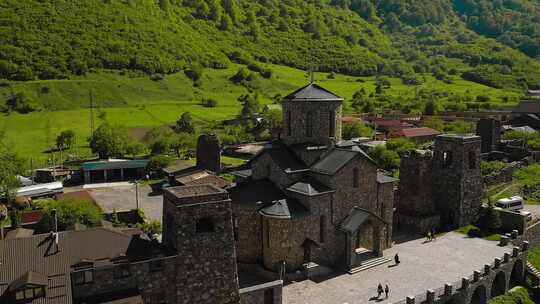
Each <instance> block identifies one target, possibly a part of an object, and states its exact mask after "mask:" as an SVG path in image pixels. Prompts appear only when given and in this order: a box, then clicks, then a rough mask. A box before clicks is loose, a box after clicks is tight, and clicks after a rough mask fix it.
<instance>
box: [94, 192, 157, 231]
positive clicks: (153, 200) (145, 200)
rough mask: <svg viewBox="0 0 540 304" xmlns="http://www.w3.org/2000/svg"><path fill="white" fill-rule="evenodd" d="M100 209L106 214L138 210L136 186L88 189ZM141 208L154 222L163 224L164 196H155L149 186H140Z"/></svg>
mask: <svg viewBox="0 0 540 304" xmlns="http://www.w3.org/2000/svg"><path fill="white" fill-rule="evenodd" d="M86 190H88V191H89V192H90V195H91V196H92V197H93V198H94V200H95V201H96V203H97V204H98V205H99V207H100V208H101V209H102V210H103V211H104V212H106V213H109V212H113V210H115V209H116V211H127V210H131V209H134V208H136V201H135V185H134V184H130V185H121V186H115V187H114V188H97V189H86ZM139 208H141V209H142V210H143V211H144V214H145V215H146V216H147V217H148V218H149V219H153V220H158V221H160V222H161V219H162V212H163V195H161V194H159V195H155V194H153V193H152V188H151V187H150V186H148V185H139Z"/></svg>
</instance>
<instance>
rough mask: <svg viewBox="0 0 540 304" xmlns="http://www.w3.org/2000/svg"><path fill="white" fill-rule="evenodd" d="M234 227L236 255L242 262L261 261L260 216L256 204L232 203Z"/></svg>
mask: <svg viewBox="0 0 540 304" xmlns="http://www.w3.org/2000/svg"><path fill="white" fill-rule="evenodd" d="M233 208H234V218H235V221H236V227H237V228H236V229H238V232H237V234H236V235H237V237H236V242H235V245H236V256H237V259H238V261H239V262H242V263H257V262H260V261H262V226H261V225H262V217H261V215H259V213H258V212H257V211H258V207H257V206H245V205H241V204H234V205H233Z"/></svg>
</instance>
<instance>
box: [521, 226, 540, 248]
mask: <svg viewBox="0 0 540 304" xmlns="http://www.w3.org/2000/svg"><path fill="white" fill-rule="evenodd" d="M524 238H525V239H526V240H527V241H528V242H529V243H530V245H531V246H533V247H536V246H538V245H540V222H537V223H535V224H533V225H532V226H530V227H528V228H527V231H526V232H525V235H524Z"/></svg>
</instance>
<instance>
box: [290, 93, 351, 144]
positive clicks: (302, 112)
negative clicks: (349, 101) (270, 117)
mask: <svg viewBox="0 0 540 304" xmlns="http://www.w3.org/2000/svg"><path fill="white" fill-rule="evenodd" d="M342 102H343V98H341V97H339V96H337V95H335V94H333V93H332V92H330V91H328V90H326V89H324V88H322V87H320V86H318V85H316V84H314V83H310V84H308V85H307V86H305V87H303V88H300V89H298V90H296V91H295V92H293V93H291V94H290V95H288V96H286V97H285V98H283V132H282V138H283V141H284V142H285V144H287V145H293V144H311V145H318V146H331V145H333V144H335V143H336V142H338V141H339V140H341V114H342V113H341V112H342V106H341V104H342Z"/></svg>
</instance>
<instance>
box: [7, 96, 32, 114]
mask: <svg viewBox="0 0 540 304" xmlns="http://www.w3.org/2000/svg"><path fill="white" fill-rule="evenodd" d="M5 110H6V111H8V112H11V111H14V112H17V113H21V114H27V113H30V112H33V111H34V110H35V109H34V107H33V106H32V105H31V104H30V100H29V99H28V98H27V97H26V95H25V94H24V93H23V92H20V93H16V94H15V95H12V96H11V97H9V98H8V100H6V109H5Z"/></svg>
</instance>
